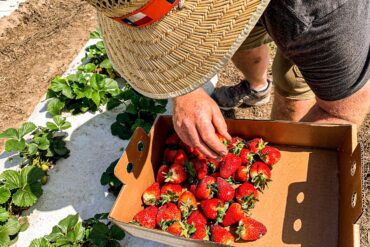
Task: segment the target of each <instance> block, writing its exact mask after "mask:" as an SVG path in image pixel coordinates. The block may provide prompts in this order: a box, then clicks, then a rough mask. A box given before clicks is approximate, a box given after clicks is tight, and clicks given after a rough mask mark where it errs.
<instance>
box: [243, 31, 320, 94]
mask: <svg viewBox="0 0 370 247" xmlns="http://www.w3.org/2000/svg"><path fill="white" fill-rule="evenodd" d="M270 42H272V39H271V38H270V36H269V35H268V33H267V32H266V30H265V28H264V27H263V26H262V25H260V24H257V25H256V26H255V27H254V29H253V30H252V31H251V33H250V34H249V36H248V38H247V39H246V40H245V41H244V42H243V44H242V45H241V46H240V47H239V50H238V51H242V50H248V49H251V48H255V47H259V46H261V45H263V44H267V43H270ZM272 76H273V80H274V87H275V90H276V91H277V92H278V93H279V94H280V95H282V96H284V97H286V98H289V99H294V100H307V99H312V98H314V97H315V94H314V93H313V92H312V91H311V89H310V87H309V86H308V85H307V83H306V82H305V80H304V78H303V76H302V74H301V72H300V71H299V69H298V67H297V66H296V65H294V64H293V63H292V62H291V61H290V60H289V59H287V58H285V57H284V55H283V54H282V53H281V52H280V51H279V49H277V52H276V55H275V58H274V62H273V64H272Z"/></svg>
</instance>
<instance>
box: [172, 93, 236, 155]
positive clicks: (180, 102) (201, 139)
mask: <svg viewBox="0 0 370 247" xmlns="http://www.w3.org/2000/svg"><path fill="white" fill-rule="evenodd" d="M172 120H173V125H174V128H175V131H176V133H177V134H178V136H179V137H180V138H181V140H182V141H183V142H184V143H186V144H187V145H189V146H191V147H194V148H197V149H198V150H199V151H200V152H202V153H203V154H204V155H206V156H207V157H208V158H213V159H219V158H220V157H222V156H224V155H226V154H227V149H226V147H225V145H224V144H222V143H221V142H220V140H219V138H218V136H217V135H216V132H218V133H219V134H221V135H223V136H224V137H225V138H226V139H228V140H229V139H231V136H230V135H229V133H228V132H227V126H226V122H225V119H224V118H223V116H222V113H221V111H220V109H219V107H218V106H217V104H216V102H215V101H213V100H212V98H211V97H209V96H208V94H207V93H206V92H205V90H204V89H203V88H198V89H196V90H194V91H193V92H191V93H188V94H186V95H183V96H179V97H176V98H175V99H174V104H173V118H172Z"/></svg>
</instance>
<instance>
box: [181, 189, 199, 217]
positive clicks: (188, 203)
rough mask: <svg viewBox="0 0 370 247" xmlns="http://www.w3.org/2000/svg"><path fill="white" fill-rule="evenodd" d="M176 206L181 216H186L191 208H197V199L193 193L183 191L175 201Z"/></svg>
mask: <svg viewBox="0 0 370 247" xmlns="http://www.w3.org/2000/svg"><path fill="white" fill-rule="evenodd" d="M177 206H178V207H179V209H180V211H181V213H182V216H183V217H184V218H186V217H188V216H189V214H190V213H191V212H192V211H193V210H196V209H197V200H196V199H195V196H194V195H193V193H191V192H190V191H185V192H184V193H182V194H181V196H180V198H179V201H178V202H177Z"/></svg>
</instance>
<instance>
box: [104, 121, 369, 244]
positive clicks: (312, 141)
mask: <svg viewBox="0 0 370 247" xmlns="http://www.w3.org/2000/svg"><path fill="white" fill-rule="evenodd" d="M226 122H227V125H228V129H229V132H230V134H231V135H233V136H236V135H237V136H240V137H243V138H245V139H251V138H253V137H262V138H263V139H264V140H265V141H268V142H269V143H271V144H272V145H274V146H277V147H278V148H279V149H280V150H281V155H282V158H281V160H280V162H279V163H278V164H277V165H275V166H274V169H273V170H272V180H273V181H272V182H271V183H270V184H269V189H267V190H265V192H264V193H263V194H261V195H260V198H259V199H260V201H259V202H258V203H257V205H256V208H254V209H253V210H252V216H253V217H254V218H255V219H257V220H260V221H261V222H263V223H264V224H265V225H266V226H267V229H268V231H267V234H266V235H265V236H264V237H263V238H261V239H259V240H258V241H255V242H242V241H240V242H238V243H236V244H235V245H236V246H246V247H247V246H248V247H276V246H292V247H293V246H294V247H295V246H301V247H319V246H320V247H335V246H340V247H358V246H359V229H358V227H356V225H354V224H355V223H356V221H357V220H358V218H359V217H360V216H361V214H362V207H363V205H362V197H363V195H362V181H363V174H362V169H363V167H362V161H361V148H360V146H359V145H357V139H356V128H355V126H352V125H318V124H310V123H292V122H283V121H256V120H231V119H228V120H226ZM170 132H173V126H172V120H171V117H169V116H161V117H159V118H157V120H156V122H155V124H154V126H153V128H152V130H151V132H150V133H149V135H147V134H146V133H145V132H144V131H143V130H142V129H137V130H136V132H135V134H134V135H133V137H132V138H131V141H130V143H129V145H128V147H127V149H126V151H125V152H124V154H123V155H122V158H121V159H120V161H119V163H118V165H117V166H116V169H115V175H116V176H117V177H118V178H119V179H120V180H121V181H122V182H123V183H124V184H125V185H124V187H123V188H122V190H121V192H120V194H119V196H118V198H117V200H116V202H115V204H114V206H113V208H112V210H111V212H110V219H111V220H112V221H113V222H114V223H116V224H117V225H118V226H120V227H121V228H122V229H124V230H125V231H126V232H128V233H129V234H132V235H134V236H136V237H141V238H145V239H150V240H153V241H157V242H161V243H165V244H169V245H172V246H212V245H216V244H215V243H212V242H209V241H197V240H191V239H185V238H178V237H175V236H173V235H170V234H168V233H166V232H163V231H160V230H151V229H146V228H143V227H139V226H136V225H133V224H130V223H129V222H130V221H131V220H132V218H133V216H134V215H135V214H136V213H137V212H139V211H140V210H141V209H143V205H142V201H141V195H142V193H143V191H144V190H145V189H146V188H147V187H149V186H150V185H151V184H152V183H154V180H155V173H156V168H157V167H159V166H158V165H160V164H159V161H160V159H161V155H162V152H163V150H164V148H163V147H164V142H165V139H166V137H167V136H168V135H169V133H170ZM141 147H142V148H141Z"/></svg>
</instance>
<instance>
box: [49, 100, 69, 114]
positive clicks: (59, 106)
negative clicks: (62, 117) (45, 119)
mask: <svg viewBox="0 0 370 247" xmlns="http://www.w3.org/2000/svg"><path fill="white" fill-rule="evenodd" d="M64 106H65V103H64V102H62V101H60V99H58V98H54V99H51V100H50V101H49V103H48V107H47V109H48V112H49V113H50V114H51V115H53V116H54V115H59V114H60V113H61V111H62V110H63V108H64Z"/></svg>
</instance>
